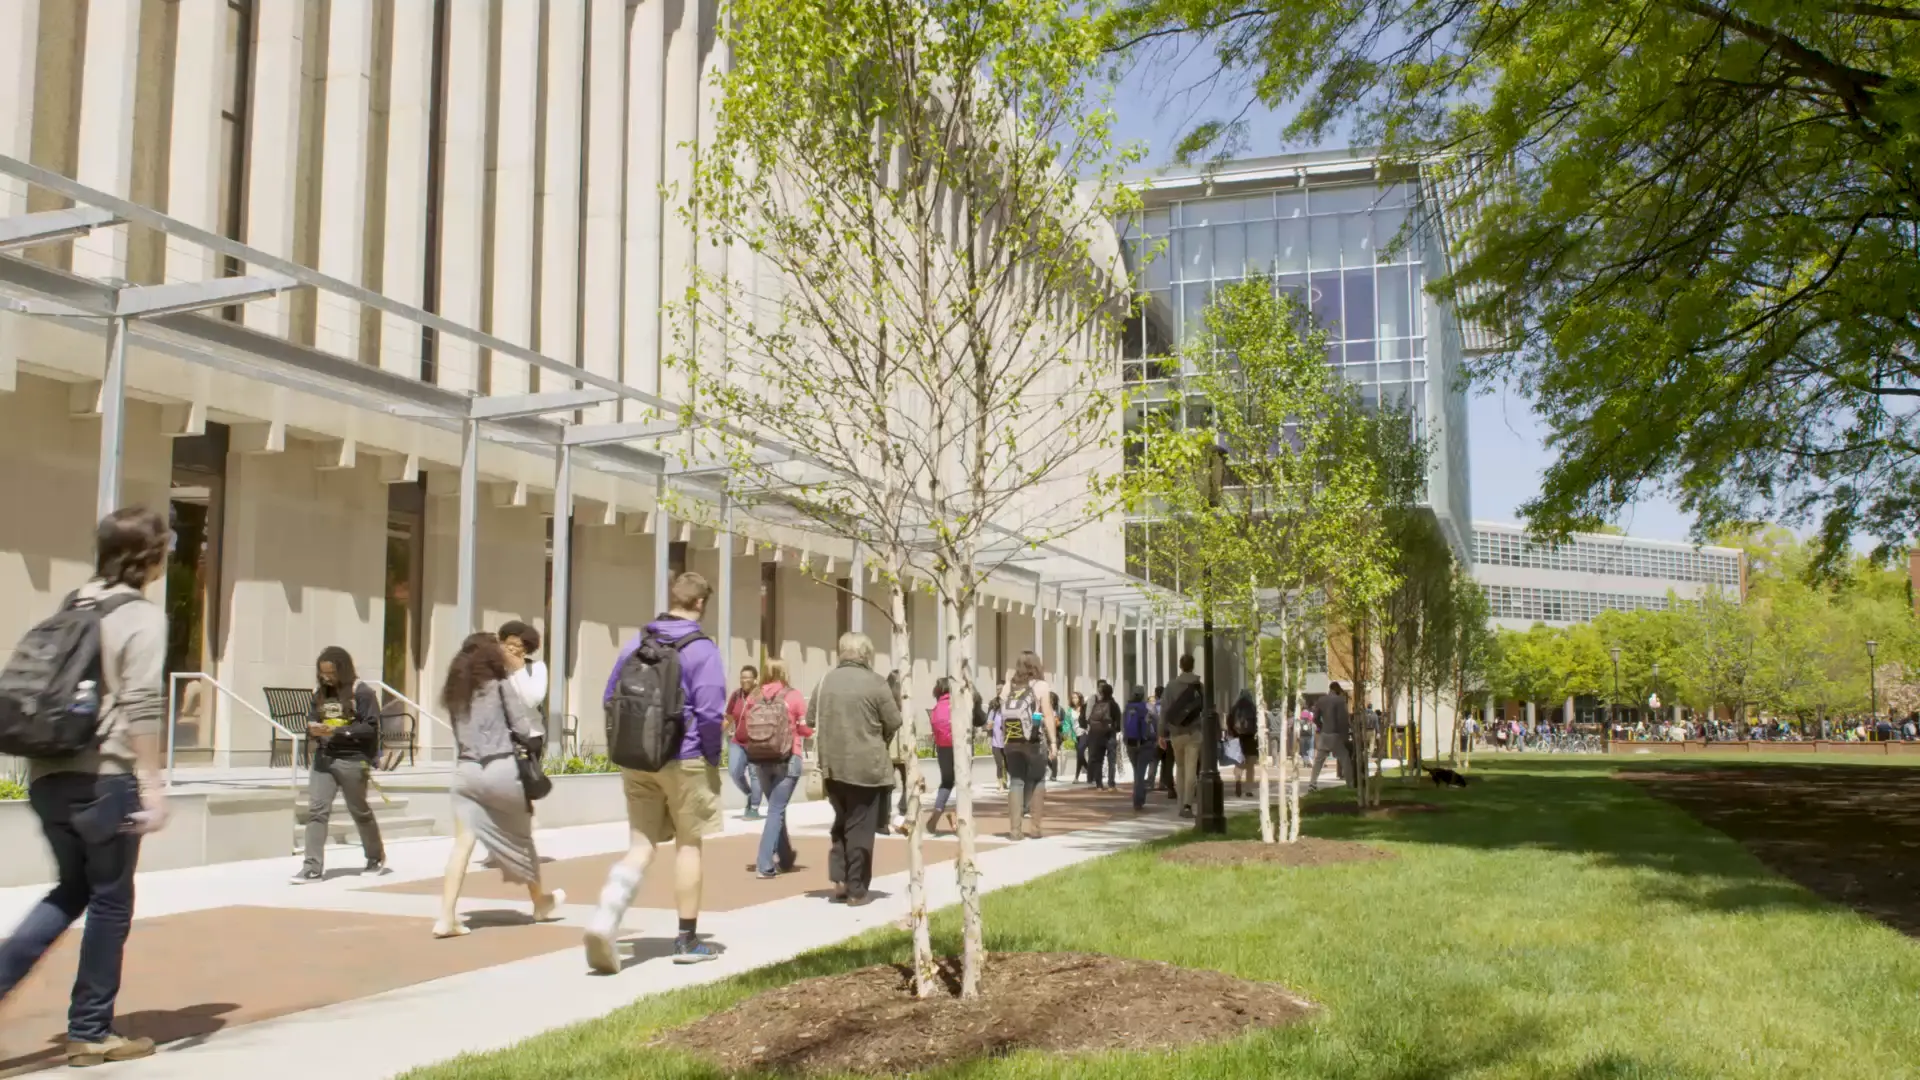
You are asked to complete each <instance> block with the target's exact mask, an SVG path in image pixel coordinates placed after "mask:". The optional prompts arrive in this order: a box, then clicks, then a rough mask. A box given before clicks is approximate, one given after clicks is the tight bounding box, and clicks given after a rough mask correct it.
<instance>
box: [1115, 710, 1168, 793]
mask: <svg viewBox="0 0 1920 1080" xmlns="http://www.w3.org/2000/svg"><path fill="white" fill-rule="evenodd" d="M1120 735H1121V739H1122V741H1124V742H1125V743H1126V744H1127V758H1128V762H1129V764H1131V765H1132V767H1133V808H1134V809H1135V810H1145V809H1146V808H1147V792H1148V791H1150V790H1152V788H1153V759H1154V755H1155V754H1156V753H1158V752H1159V749H1160V747H1159V738H1158V736H1157V735H1156V733H1155V732H1154V730H1153V714H1152V713H1150V712H1148V711H1147V692H1146V691H1145V690H1143V689H1141V688H1140V687H1138V686H1136V687H1134V688H1133V693H1132V694H1131V695H1130V696H1129V697H1128V698H1127V711H1126V713H1125V715H1124V716H1122V717H1121V720H1120Z"/></svg>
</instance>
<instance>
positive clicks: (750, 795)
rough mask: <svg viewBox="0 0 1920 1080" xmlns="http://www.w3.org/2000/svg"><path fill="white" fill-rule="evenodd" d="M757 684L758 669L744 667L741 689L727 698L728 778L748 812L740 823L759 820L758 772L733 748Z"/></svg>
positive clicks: (742, 753)
mask: <svg viewBox="0 0 1920 1080" xmlns="http://www.w3.org/2000/svg"><path fill="white" fill-rule="evenodd" d="M759 685H760V669H759V668H757V667H754V666H753V665H752V664H747V665H745V666H744V667H742V668H741V669H740V688H739V689H738V690H735V691H734V692H733V696H732V697H730V698H728V699H727V717H726V724H727V728H726V734H727V778H728V779H730V780H732V781H733V786H734V787H736V788H739V789H740V794H742V795H745V796H746V797H747V811H746V813H744V814H742V815H740V820H742V821H759V820H760V796H761V790H760V773H759V770H757V769H752V768H749V767H748V766H747V755H746V754H745V752H743V751H740V750H736V749H734V747H735V746H738V745H739V744H740V725H741V724H742V723H744V722H745V721H746V718H747V704H748V703H749V702H751V701H752V700H753V692H754V689H755V688H756V687H758V686H759Z"/></svg>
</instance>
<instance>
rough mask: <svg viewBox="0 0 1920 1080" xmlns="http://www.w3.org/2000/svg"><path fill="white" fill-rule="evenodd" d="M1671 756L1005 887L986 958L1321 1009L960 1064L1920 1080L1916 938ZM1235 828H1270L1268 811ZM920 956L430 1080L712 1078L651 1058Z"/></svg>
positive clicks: (1410, 1075)
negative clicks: (1300, 849) (1064, 1052)
mask: <svg viewBox="0 0 1920 1080" xmlns="http://www.w3.org/2000/svg"><path fill="white" fill-rule="evenodd" d="M1489 757H1490V756H1489ZM1798 760H1800V761H1803V762H1804V761H1805V759H1798ZM1652 761H1653V759H1649V758H1637V759H1634V760H1633V761H1631V762H1630V763H1629V762H1621V761H1618V760H1617V759H1616V760H1615V761H1613V762H1602V761H1601V760H1599V759H1570V758H1566V757H1558V758H1551V759H1521V760H1516V759H1505V760H1501V759H1493V760H1489V759H1488V758H1482V759H1481V760H1480V762H1479V763H1478V764H1477V765H1476V767H1475V769H1474V775H1475V777H1476V778H1477V779H1479V780H1480V781H1481V782H1480V783H1477V784H1475V786H1473V787H1472V788H1470V789H1468V790H1466V791H1463V792H1462V791H1452V792H1446V793H1444V794H1440V795H1434V796H1431V797H1433V798H1435V799H1445V800H1446V801H1448V802H1449V803H1450V804H1451V805H1452V808H1453V809H1452V812H1449V813H1445V814H1425V815H1406V816H1404V817H1400V818H1396V819H1391V820H1366V821H1362V820H1355V819H1333V818H1310V819H1309V820H1308V822H1307V824H1308V829H1307V831H1308V832H1309V833H1310V834H1312V835H1318V836H1329V837H1339V838H1347V839H1364V840H1367V841H1370V842H1377V843H1379V844H1380V845H1381V846H1384V847H1386V848H1389V849H1391V850H1393V851H1394V852H1396V853H1398V854H1399V855H1400V856H1401V857H1400V858H1398V859H1393V860H1388V861H1383V862H1375V863H1366V864H1354V865H1351V866H1335V867H1325V868H1318V869H1309V870H1297V871H1289V870H1272V869H1255V868H1245V869H1196V868H1192V867H1175V866H1172V865H1168V864H1164V863H1162V862H1160V861H1159V860H1158V859H1157V858H1156V857H1155V854H1156V853H1155V849H1140V850H1134V851H1129V852H1125V853H1122V854H1118V855H1114V856H1111V857H1108V858H1105V859H1101V860H1098V861H1096V862H1094V863H1091V864H1087V865H1084V866H1081V867H1078V868H1075V869H1073V870H1070V871H1067V872H1064V873H1060V874H1056V875H1053V876H1051V877H1048V878H1045V879H1042V880H1040V881H1037V882H1034V883H1032V884H1030V885H1026V886H1023V887H1020V888H1017V889H1011V890H1008V891H1005V892H1001V893H996V894H993V895H991V896H989V897H988V898H987V900H986V917H987V927H988V946H989V948H990V949H1046V950H1077V951H1093V952H1106V953H1115V954H1124V955H1131V956H1138V957H1145V958H1150V959H1156V960H1165V961H1169V962H1172V963H1176V964H1184V965H1190V966H1195V967H1211V968H1217V969H1219V970H1222V971H1227V972H1231V973H1234V974H1237V975H1240V976H1243V977H1246V978H1250V979H1263V980H1272V981H1276V982H1281V983H1285V984H1287V985H1288V986H1290V987H1293V988H1294V989H1296V990H1298V991H1299V992H1301V993H1303V994H1305V995H1306V996H1307V997H1309V998H1311V999H1313V1000H1314V1001H1317V1002H1319V1003H1321V1004H1322V1005H1324V1006H1325V1007H1326V1011H1325V1013H1324V1015H1322V1016H1321V1017H1320V1018H1319V1019H1318V1020H1316V1021H1314V1022H1312V1023H1311V1024H1308V1025H1304V1026H1301V1027H1297V1028H1293V1029H1288V1030H1281V1031H1275V1032H1270V1033H1263V1034H1255V1035H1252V1036H1249V1037H1247V1038H1244V1039H1241V1040H1239V1041H1237V1042H1234V1043H1231V1044H1227V1045H1223V1046H1216V1047H1209V1048H1202V1049H1195V1050H1191V1051H1186V1052H1181V1053H1176V1054H1164V1055H1163V1054H1154V1055H1122V1054H1110V1055H1104V1056H1098V1057H1090V1058H1081V1059H1074V1060H1049V1059H1045V1058H1042V1057H1038V1056H1035V1055H1030V1054H1029V1055H1016V1056H1014V1057H1011V1058H1003V1059H995V1060H985V1061H978V1062H973V1063H968V1064H965V1065H962V1066H959V1067H956V1068H954V1069H952V1070H949V1071H948V1072H946V1073H944V1074H941V1075H944V1076H952V1077H995V1078H1001V1077H1005V1078H1022V1080H1025V1078H1038V1077H1109V1076H1114V1075H1120V1074H1121V1073H1122V1072H1123V1071H1124V1074H1125V1075H1126V1076H1127V1077H1128V1080H1149V1078H1166V1080H1185V1078H1188V1077H1235V1078H1238V1077H1249V1078H1253V1077H1303V1078H1306V1077H1312V1078H1354V1080H1360V1078H1366V1080H1382V1078H1393V1080H1418V1078H1432V1080H1439V1078H1446V1077H1486V1078H1493V1077H1501V1078H1505V1077H1554V1078H1580V1080H1600V1078H1628V1077H1637V1078H1640V1077H1643V1078H1647V1080H1690V1078H1704V1077H1715V1078H1718V1077H1754V1078H1756V1080H1757V1078H1768V1080H1775V1078H1783V1077H1819V1078H1834V1077H1871V1078H1876V1080H1878V1078H1895V1077H1915V1076H1920V943H1916V942H1914V941H1912V940H1909V939H1908V938H1906V937H1903V936H1901V935H1899V934H1897V933H1895V932H1893V931H1891V930H1888V929H1886V928H1884V927H1882V926H1881V925H1879V924H1878V923H1875V922H1871V921H1869V920H1866V919H1864V918H1861V917H1859V916H1856V915H1854V914H1852V913H1851V912H1849V911H1846V910H1843V909H1840V908H1837V907H1834V906H1832V905H1829V904H1827V903H1825V902H1823V901H1821V900H1819V899H1818V898H1816V897H1814V896H1813V895H1812V894H1810V893H1807V892H1805V891H1803V890H1802V889H1800V888H1799V887H1797V886H1795V885H1793V884H1791V883H1789V882H1786V881H1784V880H1782V879H1780V878H1778V877H1775V876H1774V875H1772V874H1771V873H1769V872H1768V871H1767V870H1766V869H1765V868H1764V867H1762V866H1761V865H1760V864H1759V863H1758V862H1756V861H1755V860H1754V859H1753V858H1751V857H1750V856H1748V855H1747V853H1746V852H1745V851H1744V850H1743V849H1741V848H1740V847H1738V846H1737V845H1735V844H1734V843H1733V842H1731V841H1729V840H1728V839H1726V838H1725V837H1724V836H1722V835H1720V834H1719V833H1716V832H1712V831H1710V830H1707V829H1705V828H1703V827H1701V826H1700V825H1698V824H1697V823H1695V822H1694V821H1693V819H1691V818H1689V817H1687V816H1685V815H1684V814H1682V813H1680V812H1679V811H1677V810H1674V809H1672V808H1670V807H1668V806H1667V805H1666V804H1664V803H1661V802H1658V801H1655V800H1653V799H1651V798H1649V797H1647V796H1646V795H1644V794H1642V793H1641V792H1640V791H1639V790H1638V789H1637V788H1635V787H1633V786H1632V785H1630V784H1627V783H1623V782H1619V781H1615V780H1612V779H1610V778H1609V777H1608V776H1607V773H1606V769H1607V767H1608V766H1610V765H1620V764H1631V765H1632V766H1636V767H1644V766H1646V765H1648V764H1650V763H1652ZM1694 761H1698V758H1693V759H1690V760H1689V761H1688V762H1687V763H1686V767H1692V763H1693V762H1694ZM1658 764H1660V765H1661V766H1663V767H1664V766H1667V765H1671V764H1675V763H1674V762H1672V761H1670V760H1668V761H1660V762H1659V763H1658ZM1714 764H1716V765H1730V766H1737V765H1738V764H1739V761H1738V760H1734V761H1716V762H1714ZM1396 794H1400V793H1399V792H1389V797H1392V796H1394V795H1396ZM1421 797H1427V796H1421ZM1235 827H1236V830H1237V832H1238V833H1240V834H1241V835H1249V834H1251V832H1252V831H1253V828H1254V823H1253V822H1252V821H1251V820H1248V819H1245V818H1242V819H1238V820H1236V822H1235ZM1172 842H1176V843H1177V842H1186V839H1185V838H1183V839H1182V840H1177V841H1172ZM936 934H937V944H938V945H939V946H940V947H943V948H946V949H950V950H957V948H958V921H957V913H955V912H953V911H947V912H943V913H941V916H940V917H939V918H938V919H937V920H936ZM906 950H907V942H906V937H905V935H904V934H901V933H898V932H886V933H876V934H871V935H868V936H866V937H863V938H861V939H858V940H856V941H854V942H851V943H849V944H847V945H844V946H841V947H838V948H833V949H828V950H824V951H822V952H818V953H813V954H810V955H808V956H806V957H802V958H800V959H799V960H796V961H794V962H793V963H790V964H784V965H781V966H778V967H776V968H772V969H769V970H766V971H762V972H758V973H755V974H752V975H749V976H746V977H743V978H739V979H735V980H731V981H728V982H724V983H721V984H718V985H715V986H712V987H706V988H700V989H694V990H689V991H686V992H683V993H678V994H672V995H668V996H665V997H659V998H653V999H648V1000H644V1001H641V1002H638V1003H636V1004H634V1005H632V1006H630V1007H628V1008H625V1009H622V1010H620V1011H618V1012H616V1013H614V1014H612V1015H611V1016H608V1017H605V1018H602V1019H598V1020H594V1021H591V1022H588V1023H584V1024H581V1025H579V1026H577V1027H574V1028H571V1029H568V1030H565V1031H560V1032H556V1033H553V1034H550V1035H546V1036H542V1037H540V1038H536V1039H533V1040H530V1041H528V1042H526V1043H524V1044H522V1045H520V1046H518V1047H515V1048H513V1049H511V1050H508V1051H505V1052H502V1053H498V1054H491V1055H484V1056H475V1057H471V1058H466V1059H462V1060H459V1061H456V1062H453V1063H449V1064H446V1065H442V1066H439V1067H436V1068H432V1069H427V1070H422V1071H419V1072H416V1073H413V1074H410V1075H411V1076H413V1077H415V1078H417V1080H428V1078H432V1080H446V1078H454V1077H459V1078H463V1080H471V1078H502V1080H505V1078H516V1080H520V1078H525V1080H559V1078H565V1077H579V1078H586V1077H685V1078H692V1077H715V1076H718V1075H719V1073H718V1072H717V1071H716V1070H714V1069H712V1068H710V1067H707V1066H704V1065H702V1064H701V1063H699V1062H697V1061H694V1060H691V1059H688V1058H684V1057H679V1056H675V1055H666V1054H661V1053H658V1052H654V1051H649V1050H640V1049H637V1048H638V1047H639V1045H640V1044H641V1043H643V1042H645V1041H646V1040H647V1039H648V1038H649V1037H650V1036H651V1034H652V1033H654V1032H656V1031H658V1030H660V1029H661V1028H663V1027H667V1026H671V1025H675V1024H677V1023H680V1022H683V1021H685V1020H687V1019H689V1018H691V1017H694V1016H698V1015H701V1014H704V1013H706V1012H709V1011H711V1010H715V1009H719V1008H723V1007H725V1006H727V1005H729V1004H731V1003H733V1002H735V1001H737V1000H738V999H740V998H741V997H742V996H744V995H746V994H748V993H751V992H752V991H754V990H755V989H758V988H761V987H765V986H769V985H774V984H778V983H782V982H786V981H789V980H792V979H796V978H802V977H805V976H808V975H814V974H822V973H828V972H835V971H841V970H846V969H849V968H853V967H857V966H862V965H867V964H872V963H876V962H886V961H896V960H902V959H904V958H905V957H906V955H907V951H906ZM1087 1022H1088V1023H1090V1024H1097V1023H1099V1018H1098V1017H1093V1016H1089V1017H1088V1018H1087Z"/></svg>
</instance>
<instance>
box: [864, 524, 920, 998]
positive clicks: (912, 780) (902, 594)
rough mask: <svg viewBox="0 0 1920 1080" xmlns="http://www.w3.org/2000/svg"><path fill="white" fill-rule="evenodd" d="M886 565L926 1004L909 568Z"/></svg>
mask: <svg viewBox="0 0 1920 1080" xmlns="http://www.w3.org/2000/svg"><path fill="white" fill-rule="evenodd" d="M887 563H888V567H887V569H888V577H889V580H890V581H891V584H890V585H889V587H888V590H887V591H888V593H889V594H890V595H889V600H890V603H889V605H888V614H889V616H890V622H891V625H892V638H893V641H892V646H893V648H892V650H891V651H892V653H893V665H894V670H895V671H898V672H899V673H900V700H899V702H898V704H899V706H900V720H901V723H900V754H901V756H902V758H904V759H905V760H906V762H907V776H906V784H907V791H906V796H907V906H908V909H909V910H908V916H907V917H908V919H909V920H910V921H911V922H912V924H913V992H914V995H915V996H916V997H921V998H926V997H931V996H932V995H933V991H934V987H935V986H936V985H938V974H939V973H938V971H937V969H936V968H935V967H934V963H933V935H932V931H931V930H930V929H929V927H928V912H927V857H926V829H925V827H924V823H923V822H922V821H921V820H920V799H921V795H922V793H923V792H924V791H925V790H926V776H925V774H923V773H922V772H921V771H920V739H919V725H917V724H915V723H914V721H913V716H914V712H913V628H912V627H910V626H908V625H907V594H906V589H905V584H904V579H903V576H902V575H903V573H904V570H905V567H904V566H903V565H902V558H901V555H900V553H899V552H897V551H896V552H893V553H891V554H890V555H889V556H888V559H887ZM853 572H854V574H855V579H854V580H855V581H858V580H859V577H858V575H859V573H860V568H859V567H857V566H856V567H854V568H853ZM855 602H856V603H857V602H858V601H857V600H856V601H855Z"/></svg>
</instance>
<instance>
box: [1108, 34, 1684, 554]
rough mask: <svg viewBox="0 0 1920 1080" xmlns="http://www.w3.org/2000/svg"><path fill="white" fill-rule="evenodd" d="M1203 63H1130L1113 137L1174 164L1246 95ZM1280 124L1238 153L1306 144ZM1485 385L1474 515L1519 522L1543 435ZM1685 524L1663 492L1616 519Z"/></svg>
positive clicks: (1268, 124)
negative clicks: (1203, 127)
mask: <svg viewBox="0 0 1920 1080" xmlns="http://www.w3.org/2000/svg"><path fill="white" fill-rule="evenodd" d="M1209 61H1210V58H1209V57H1207V56H1205V55H1196V54H1193V53H1187V54H1184V55H1179V56H1164V57H1162V58H1159V59H1157V60H1153V61H1150V62H1145V63H1141V64H1138V65H1136V66H1135V67H1134V69H1133V70H1132V71H1131V72H1129V73H1128V75H1127V76H1126V78H1125V79H1124V80H1123V81H1122V82H1121V84H1120V90H1119V94H1118V95H1117V96H1116V98H1115V99H1114V102H1113V105H1114V108H1115V110H1116V112H1117V113H1118V116H1119V125H1118V131H1117V136H1118V138H1119V140H1120V141H1122V142H1131V141H1135V140H1138V141H1142V142H1144V143H1145V144H1146V147H1147V157H1146V164H1147V165H1148V166H1160V165H1166V164H1170V163H1172V161H1173V151H1174V145H1175V143H1176V142H1177V141H1178V140H1179V138H1180V135H1181V134H1182V133H1183V132H1185V131H1186V130H1188V129H1189V128H1190V127H1191V126H1192V125H1193V124H1194V123H1196V122H1197V121H1200V120H1204V119H1208V118H1213V117H1221V116H1230V115H1233V114H1235V113H1238V112H1239V111H1240V109H1241V108H1242V106H1243V105H1244V104H1245V102H1247V101H1248V100H1250V95H1248V94H1246V93H1245V92H1243V91H1242V90H1241V89H1240V88H1238V87H1234V86H1226V85H1220V84H1209V83H1208V75H1209V73H1210V72H1211V70H1212V64H1211V63H1210V62H1209ZM1285 122H1286V118H1285V116H1282V115H1277V114H1275V113H1272V112H1269V111H1267V110H1264V109H1254V110H1251V111H1249V112H1248V113H1247V115H1246V132H1245V140H1246V141H1245V145H1244V147H1242V148H1241V149H1240V150H1239V154H1240V156H1245V157H1259V156H1262V155H1267V154H1278V153H1283V152H1287V151H1292V150H1304V149H1312V148H1311V147H1305V146H1298V145H1289V144H1287V143H1286V142H1285V141H1284V140H1283V139H1282V138H1281V128H1282V127H1283V125H1284V124H1285ZM1486 391H1487V392H1478V391H1476V392H1475V393H1474V394H1473V396H1472V398H1471V401H1470V403H1469V413H1468V427H1469V432H1468V444H1469V446H1470V447H1471V451H1470V458H1471V462H1470V468H1471V470H1472V479H1471V486H1472V492H1473V516H1474V517H1475V518H1477V519H1481V520H1493V521H1505V522H1518V521H1519V520H1520V514H1519V507H1520V504H1521V503H1523V502H1525V501H1526V500H1527V499H1528V498H1530V497H1532V495H1533V494H1534V493H1535V492H1536V491H1538V490H1539V485H1540V474H1541V471H1542V470H1543V469H1544V468H1545V467H1546V465H1547V462H1548V461H1549V460H1550V455H1549V453H1548V451H1547V448H1546V446H1545V439H1546V434H1547V433H1546V431H1545V429H1544V427H1543V426H1542V424H1541V423H1540V421H1539V419H1538V417H1536V416H1535V415H1534V412H1533V409H1532V407H1531V405H1529V404H1528V402H1527V400H1526V399H1525V398H1523V397H1521V396H1519V395H1518V394H1515V393H1511V392H1508V391H1506V390H1505V389H1504V388H1500V387H1489V388H1486ZM1691 523H1692V521H1691V519H1690V518H1689V517H1687V516H1686V515H1684V514H1682V513H1681V511H1680V509H1679V507H1677V506H1675V505H1674V504H1673V503H1672V502H1671V501H1670V500H1667V499H1662V498H1654V499H1648V500H1644V501H1642V502H1641V503H1639V504H1637V505H1635V506H1634V507H1632V508H1631V509H1630V510H1629V511H1628V512H1627V513H1626V514H1625V515H1623V516H1622V517H1621V519H1620V520H1619V521H1617V522H1615V524H1617V525H1619V526H1620V527H1621V528H1623V529H1625V530H1626V531H1627V532H1628V533H1629V534H1630V535H1633V536H1642V537H1646V538H1648V539H1654V540H1687V539H1689V537H1688V536H1687V529H1688V527H1689V526H1690V525H1691Z"/></svg>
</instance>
